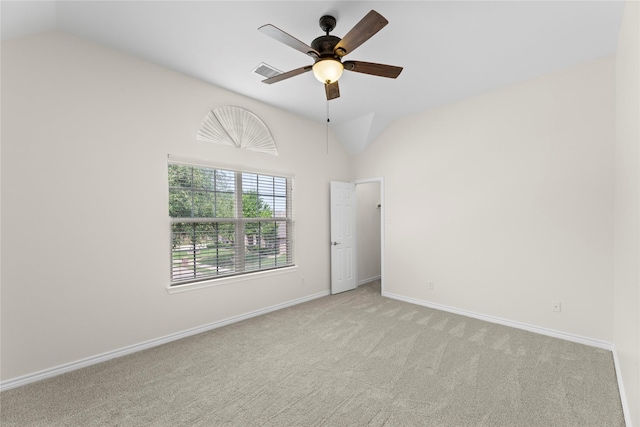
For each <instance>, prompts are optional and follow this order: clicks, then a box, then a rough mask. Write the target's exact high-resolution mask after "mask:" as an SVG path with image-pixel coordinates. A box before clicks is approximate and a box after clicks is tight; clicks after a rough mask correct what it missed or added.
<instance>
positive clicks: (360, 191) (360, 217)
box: [353, 177, 385, 295]
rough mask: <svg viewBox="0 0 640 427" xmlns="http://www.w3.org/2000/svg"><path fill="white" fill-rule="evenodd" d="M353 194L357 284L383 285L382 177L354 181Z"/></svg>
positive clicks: (383, 289) (382, 290)
mask: <svg viewBox="0 0 640 427" xmlns="http://www.w3.org/2000/svg"><path fill="white" fill-rule="evenodd" d="M353 183H354V184H355V185H356V186H355V193H356V194H355V196H356V258H357V261H356V262H357V267H356V271H357V284H358V286H360V285H364V284H366V283H370V282H374V281H380V293H381V294H382V295H384V294H385V288H384V178H382V177H376V178H367V179H359V180H355V181H353Z"/></svg>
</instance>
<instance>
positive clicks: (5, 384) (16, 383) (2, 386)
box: [0, 290, 330, 391]
mask: <svg viewBox="0 0 640 427" xmlns="http://www.w3.org/2000/svg"><path fill="white" fill-rule="evenodd" d="M329 294H330V292H329V291H328V290H327V291H322V292H318V293H315V294H313V295H308V296H306V297H302V298H298V299H295V300H291V301H287V302H284V303H282V304H276V305H273V306H271V307H266V308H262V309H259V310H255V311H252V312H249V313H245V314H241V315H239V316H234V317H229V318H227V319H223V320H219V321H217V322H213V323H209V324H207V325H203V326H199V327H196V328H192V329H187V330H186V331H182V332H176V333H174V334H170V335H166V336H164V337H160V338H156V339H152V340H149V341H144V342H141V343H138V344H134V345H130V346H127V347H123V348H120V349H117V350H113V351H108V352H106V353H102V354H98V355H96V356H91V357H87V358H85V359H81V360H77V361H75V362H71V363H65V364H64V365H60V366H56V367H54V368H50V369H45V370H42V371H38V372H34V373H32V374H27V375H23V376H21V377H17V378H13V379H10V380H6V381H2V382H0V391H4V390H9V389H12V388H16V387H20V386H23V385H27V384H30V383H33V382H36V381H40V380H44V379H46V378H51V377H55V376H57V375H61V374H64V373H66V372H71V371H75V370H77V369H81V368H85V367H87V366H91V365H95V364H98V363H101V362H106V361H107V360H110V359H115V358H116V357H121V356H126V355H127V354H132V353H136V352H138V351H142V350H146V349H148V348H151V347H156V346H159V345H162V344H166V343H168V342H171V341H176V340H179V339H182V338H186V337H190V336H192V335H196V334H199V333H202V332H206V331H210V330H212V329H216V328H220V327H222V326H226V325H230V324H232V323H236V322H240V321H242V320H246V319H250V318H252V317H256V316H260V315H262V314H267V313H270V312H272V311H276V310H281V309H283V308H287V307H291V306H294V305H297V304H302V303H303V302H307V301H311V300H314V299H316V298H321V297H325V296H328V295H329Z"/></svg>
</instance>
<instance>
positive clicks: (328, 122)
mask: <svg viewBox="0 0 640 427" xmlns="http://www.w3.org/2000/svg"><path fill="white" fill-rule="evenodd" d="M329 121H330V120H329V100H328V99H327V154H329Z"/></svg>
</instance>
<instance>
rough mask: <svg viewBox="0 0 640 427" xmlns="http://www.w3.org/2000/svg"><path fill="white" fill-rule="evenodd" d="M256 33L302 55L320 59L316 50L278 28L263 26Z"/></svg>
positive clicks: (269, 25) (268, 25)
mask: <svg viewBox="0 0 640 427" xmlns="http://www.w3.org/2000/svg"><path fill="white" fill-rule="evenodd" d="M258 31H260V32H261V33H263V34H266V35H268V36H269V37H272V38H274V39H276V40H278V41H279V42H281V43H284V44H286V45H287V46H289V47H292V48H294V49H295V50H297V51H300V52H302V53H304V54H305V55H309V56H312V57H314V58H319V57H320V53H319V52H318V51H317V50H315V49H314V48H312V47H311V46H309V45H307V44H305V43H303V42H301V41H300V40H298V39H297V38H295V37H293V36H292V35H291V34H288V33H285V32H284V31H282V30H281V29H280V28H278V27H274V26H273V25H271V24H267V25H263V26H262V27H260V28H258Z"/></svg>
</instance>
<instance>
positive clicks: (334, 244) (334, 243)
mask: <svg viewBox="0 0 640 427" xmlns="http://www.w3.org/2000/svg"><path fill="white" fill-rule="evenodd" d="M340 244H341V243H340V242H331V245H333V246H337V245H340Z"/></svg>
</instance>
